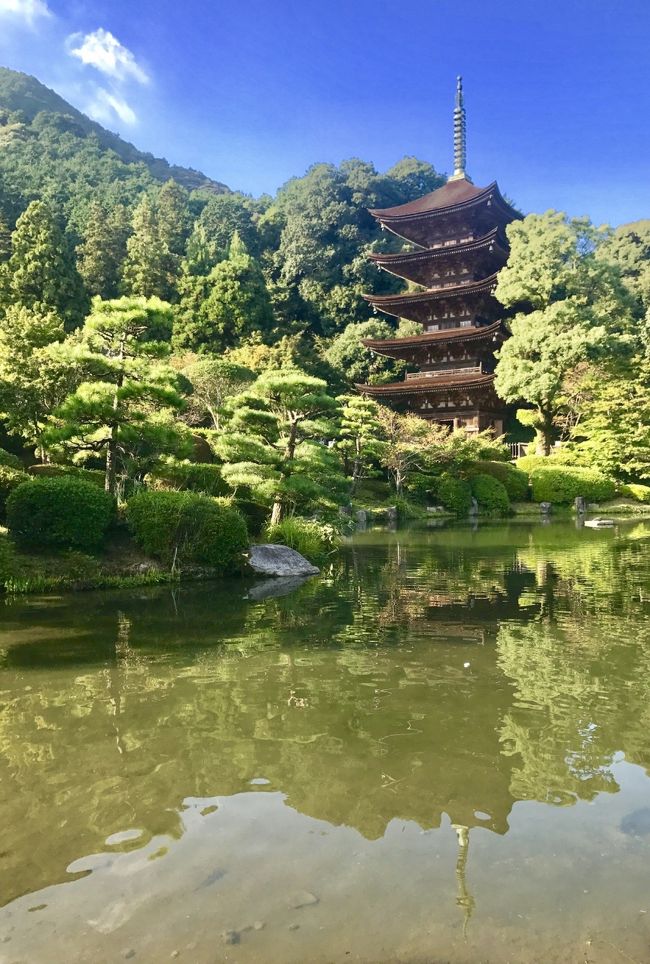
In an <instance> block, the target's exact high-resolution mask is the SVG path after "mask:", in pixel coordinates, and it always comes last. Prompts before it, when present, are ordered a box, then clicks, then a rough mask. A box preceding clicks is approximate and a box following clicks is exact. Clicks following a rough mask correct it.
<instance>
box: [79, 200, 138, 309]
mask: <svg viewBox="0 0 650 964" xmlns="http://www.w3.org/2000/svg"><path fill="white" fill-rule="evenodd" d="M129 231H130V224H129V216H128V210H127V208H125V207H124V206H123V205H116V206H115V207H113V208H110V209H109V208H107V207H106V205H105V204H103V203H102V202H101V201H98V200H95V201H93V202H92V203H91V205H90V211H89V215H88V221H87V223H86V229H85V231H84V239H83V241H82V243H81V244H80V245H79V247H78V249H77V258H78V265H79V273H80V275H81V277H82V278H83V280H84V283H85V285H86V288H87V289H88V291H89V292H90V294H91V295H99V297H100V298H115V297H116V296H117V294H118V292H119V285H120V273H121V269H122V264H123V262H124V259H125V258H126V244H127V238H128V235H129Z"/></svg>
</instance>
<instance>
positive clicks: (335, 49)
mask: <svg viewBox="0 0 650 964" xmlns="http://www.w3.org/2000/svg"><path fill="white" fill-rule="evenodd" d="M649 48H650V0H562V2H560V0H544V2H540V0H489V2H488V0H402V2H401V3H398V2H397V0H347V2H346V0H328V2H320V3H313V2H310V0H239V2H237V3H232V2H230V3H225V2H223V0H203V2H199V0H184V2H180V0H173V2H172V0H155V2H154V0H136V2H133V0H131V2H127V0H0V62H1V63H3V64H4V65H6V66H9V67H13V68H15V69H18V70H25V71H27V72H28V73H33V74H35V75H36V76H37V77H38V78H39V79H40V80H42V81H43V82H44V83H46V84H48V86H51V87H53V88H54V89H55V90H57V91H58V92H59V93H61V94H62V95H63V96H65V97H66V98H67V99H68V100H69V101H70V102H71V103H73V104H74V105H75V106H76V107H79V108H81V109H82V110H85V111H86V112H89V113H91V114H92V115H93V116H95V117H96V118H97V119H98V120H100V122H101V123H103V124H104V125H105V126H107V127H109V128H110V129H111V130H116V131H118V132H119V133H120V134H122V135H123V136H124V137H125V138H127V139H128V140H131V141H133V142H134V143H135V144H136V145H137V146H138V147H139V148H141V149H143V150H148V151H151V152H153V153H155V154H158V155H162V156H164V157H167V159H168V160H170V161H171V162H174V163H179V164H184V165H188V166H192V167H196V168H200V169H201V170H203V171H205V173H206V174H208V175H210V176H211V177H214V178H216V179H217V180H222V181H224V182H225V183H227V184H228V185H229V186H230V187H232V188H236V189H240V190H243V191H246V192H249V193H252V194H256V195H257V194H260V193H262V192H264V191H268V192H271V193H273V192H274V191H275V190H276V188H277V187H278V186H279V185H280V184H282V183H283V182H284V181H285V180H287V179H288V178H289V177H292V176H294V175H299V174H302V173H303V172H304V171H305V170H306V168H307V167H308V166H309V165H310V164H312V163H314V162H316V161H332V162H335V163H338V162H339V161H341V160H342V159H343V158H346V157H352V156H356V157H362V158H364V159H366V160H370V161H373V162H374V164H375V165H376V166H377V167H378V168H379V169H380V170H383V169H386V168H387V167H389V166H390V165H391V164H393V163H394V162H395V161H396V160H398V159H399V158H400V157H402V156H403V155H404V154H415V155H417V156H418V157H421V158H423V159H426V160H430V161H432V162H433V163H434V164H435V165H436V167H437V168H438V169H439V170H443V171H450V169H451V167H452V156H451V155H452V144H451V113H452V108H453V94H454V84H455V76H456V74H457V73H461V74H462V75H463V77H464V86H465V97H466V106H467V113H468V138H467V141H468V171H469V174H470V175H471V176H472V178H473V180H474V182H475V183H477V184H485V183H488V182H489V181H491V180H493V179H495V178H496V179H497V180H498V181H499V185H500V187H501V189H502V191H504V192H505V193H506V194H508V195H509V196H510V197H511V198H513V199H514V200H515V201H516V203H517V204H518V205H519V206H520V207H521V208H522V209H523V210H525V211H543V210H546V209H547V208H549V207H554V208H558V209H560V210H566V211H568V212H569V213H570V214H573V215H578V214H588V215H590V216H591V217H592V218H593V219H594V220H595V221H596V222H598V223H601V222H604V221H607V222H609V223H612V224H618V223H621V222H624V221H629V220H633V219H636V218H640V217H650V125H649V124H648V117H649V116H650V58H649V57H648V49H649Z"/></svg>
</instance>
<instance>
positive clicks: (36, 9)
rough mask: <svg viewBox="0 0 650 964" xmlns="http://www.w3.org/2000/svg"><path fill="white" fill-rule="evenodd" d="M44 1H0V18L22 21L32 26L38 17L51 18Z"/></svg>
mask: <svg viewBox="0 0 650 964" xmlns="http://www.w3.org/2000/svg"><path fill="white" fill-rule="evenodd" d="M51 16H52V11H51V10H50V8H49V7H48V5H47V3H45V0H0V17H11V18H12V19H14V20H22V21H24V22H25V23H27V24H29V25H30V26H32V24H33V23H34V22H35V21H36V20H38V19H39V17H51Z"/></svg>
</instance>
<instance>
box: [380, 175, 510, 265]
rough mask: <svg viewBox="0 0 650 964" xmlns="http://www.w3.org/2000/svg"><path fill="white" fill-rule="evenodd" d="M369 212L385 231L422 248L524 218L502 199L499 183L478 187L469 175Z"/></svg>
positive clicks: (477, 234)
mask: <svg viewBox="0 0 650 964" xmlns="http://www.w3.org/2000/svg"><path fill="white" fill-rule="evenodd" d="M370 213H371V214H372V215H373V217H375V218H376V219H377V221H379V223H380V224H381V226H382V228H388V230H389V231H392V233H393V234H396V235H398V237H400V238H404V239H405V240H406V241H412V242H413V243H414V244H419V245H420V246H421V247H423V248H433V247H436V246H439V245H443V244H445V242H447V241H452V242H453V241H455V242H458V243H462V242H463V241H468V240H475V239H476V238H479V237H481V236H483V235H485V234H487V233H488V232H489V231H491V230H492V229H493V228H494V227H495V226H498V227H500V228H501V229H503V228H505V226H506V225H507V224H509V223H510V222H511V221H514V220H515V219H516V218H521V214H519V212H518V211H515V209H514V208H512V207H511V206H510V205H509V204H508V202H507V201H506V200H505V199H504V198H503V196H502V194H501V192H500V191H499V188H498V185H497V183H496V181H493V182H492V184H489V185H488V186H487V187H475V186H474V185H473V184H472V182H471V181H470V180H469V178H468V177H467V176H463V177H460V178H457V179H455V180H450V181H448V182H447V183H446V184H445V185H444V186H443V187H440V188H438V190H436V191H432V192H431V193H430V194H425V195H424V197H421V198H418V199H417V200H416V201H409V202H408V203H407V204H399V205H398V206H397V207H393V208H375V209H373V210H371V211H370Z"/></svg>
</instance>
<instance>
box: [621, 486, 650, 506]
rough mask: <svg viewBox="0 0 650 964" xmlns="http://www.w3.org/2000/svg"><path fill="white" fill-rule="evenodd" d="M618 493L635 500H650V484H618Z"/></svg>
mask: <svg viewBox="0 0 650 964" xmlns="http://www.w3.org/2000/svg"><path fill="white" fill-rule="evenodd" d="M619 494H620V495H622V496H624V497H625V498H627V499H634V500H635V502H650V485H642V484H641V483H640V482H630V483H628V484H627V485H622V486H620V488H619Z"/></svg>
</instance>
